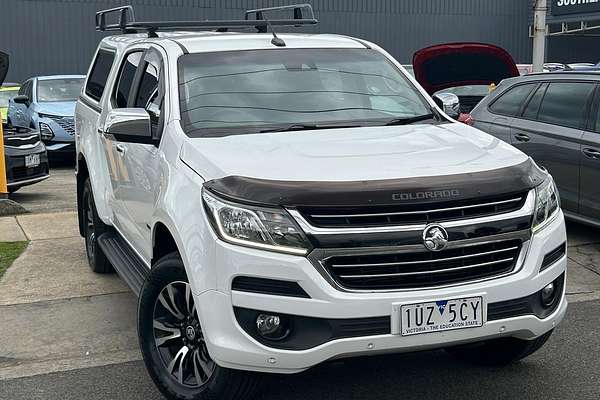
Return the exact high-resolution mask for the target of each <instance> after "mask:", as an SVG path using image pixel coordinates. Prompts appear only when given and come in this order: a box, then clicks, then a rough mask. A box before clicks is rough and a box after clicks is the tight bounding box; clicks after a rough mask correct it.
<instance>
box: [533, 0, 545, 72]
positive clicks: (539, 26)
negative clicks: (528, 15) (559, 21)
mask: <svg viewBox="0 0 600 400" xmlns="http://www.w3.org/2000/svg"><path fill="white" fill-rule="evenodd" d="M547 6H548V2H547V0H536V1H535V4H534V6H533V72H543V70H544V57H545V53H546V12H547V11H548V7H547Z"/></svg>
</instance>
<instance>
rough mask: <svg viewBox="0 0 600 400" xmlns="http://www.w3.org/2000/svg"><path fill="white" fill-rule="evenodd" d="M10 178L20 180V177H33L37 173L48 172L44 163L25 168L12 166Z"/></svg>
mask: <svg viewBox="0 0 600 400" xmlns="http://www.w3.org/2000/svg"><path fill="white" fill-rule="evenodd" d="M11 171H12V180H13V181H20V180H22V179H28V178H35V177H37V176H38V175H44V174H46V173H48V169H47V167H46V164H40V165H38V166H37V167H33V168H26V167H24V166H21V167H14V168H12V170H11Z"/></svg>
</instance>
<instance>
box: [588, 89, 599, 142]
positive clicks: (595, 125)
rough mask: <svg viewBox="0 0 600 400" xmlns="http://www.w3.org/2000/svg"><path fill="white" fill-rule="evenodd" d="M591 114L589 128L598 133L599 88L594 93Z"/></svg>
mask: <svg viewBox="0 0 600 400" xmlns="http://www.w3.org/2000/svg"><path fill="white" fill-rule="evenodd" d="M592 115H593V116H592V117H591V120H592V121H591V124H590V125H591V129H592V131H594V132H597V133H600V89H599V92H598V94H596V106H595V111H594V114H592Z"/></svg>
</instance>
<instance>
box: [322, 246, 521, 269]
mask: <svg viewBox="0 0 600 400" xmlns="http://www.w3.org/2000/svg"><path fill="white" fill-rule="evenodd" d="M518 248H519V247H518V246H513V247H509V248H506V249H498V250H491V251H484V252H481V253H474V254H466V255H463V256H455V257H446V258H438V259H433V260H419V261H399V262H391V263H370V264H332V265H331V267H332V268H357V267H387V266H389V267H392V266H394V267H395V266H402V265H418V264H431V263H439V262H447V261H456V260H464V259H467V258H475V257H481V256H487V255H491V254H498V253H505V252H507V251H514V250H517V249H518Z"/></svg>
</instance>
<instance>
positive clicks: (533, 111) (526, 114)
mask: <svg viewBox="0 0 600 400" xmlns="http://www.w3.org/2000/svg"><path fill="white" fill-rule="evenodd" d="M547 87H548V84H546V83H544V84H542V85H540V86H539V87H538V88H537V90H536V91H535V93H534V94H533V96H531V98H530V99H529V102H528V103H527V105H526V106H525V110H523V118H527V119H536V118H537V115H538V110H539V109H540V104H541V103H542V98H543V97H544V93H546V88H547Z"/></svg>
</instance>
